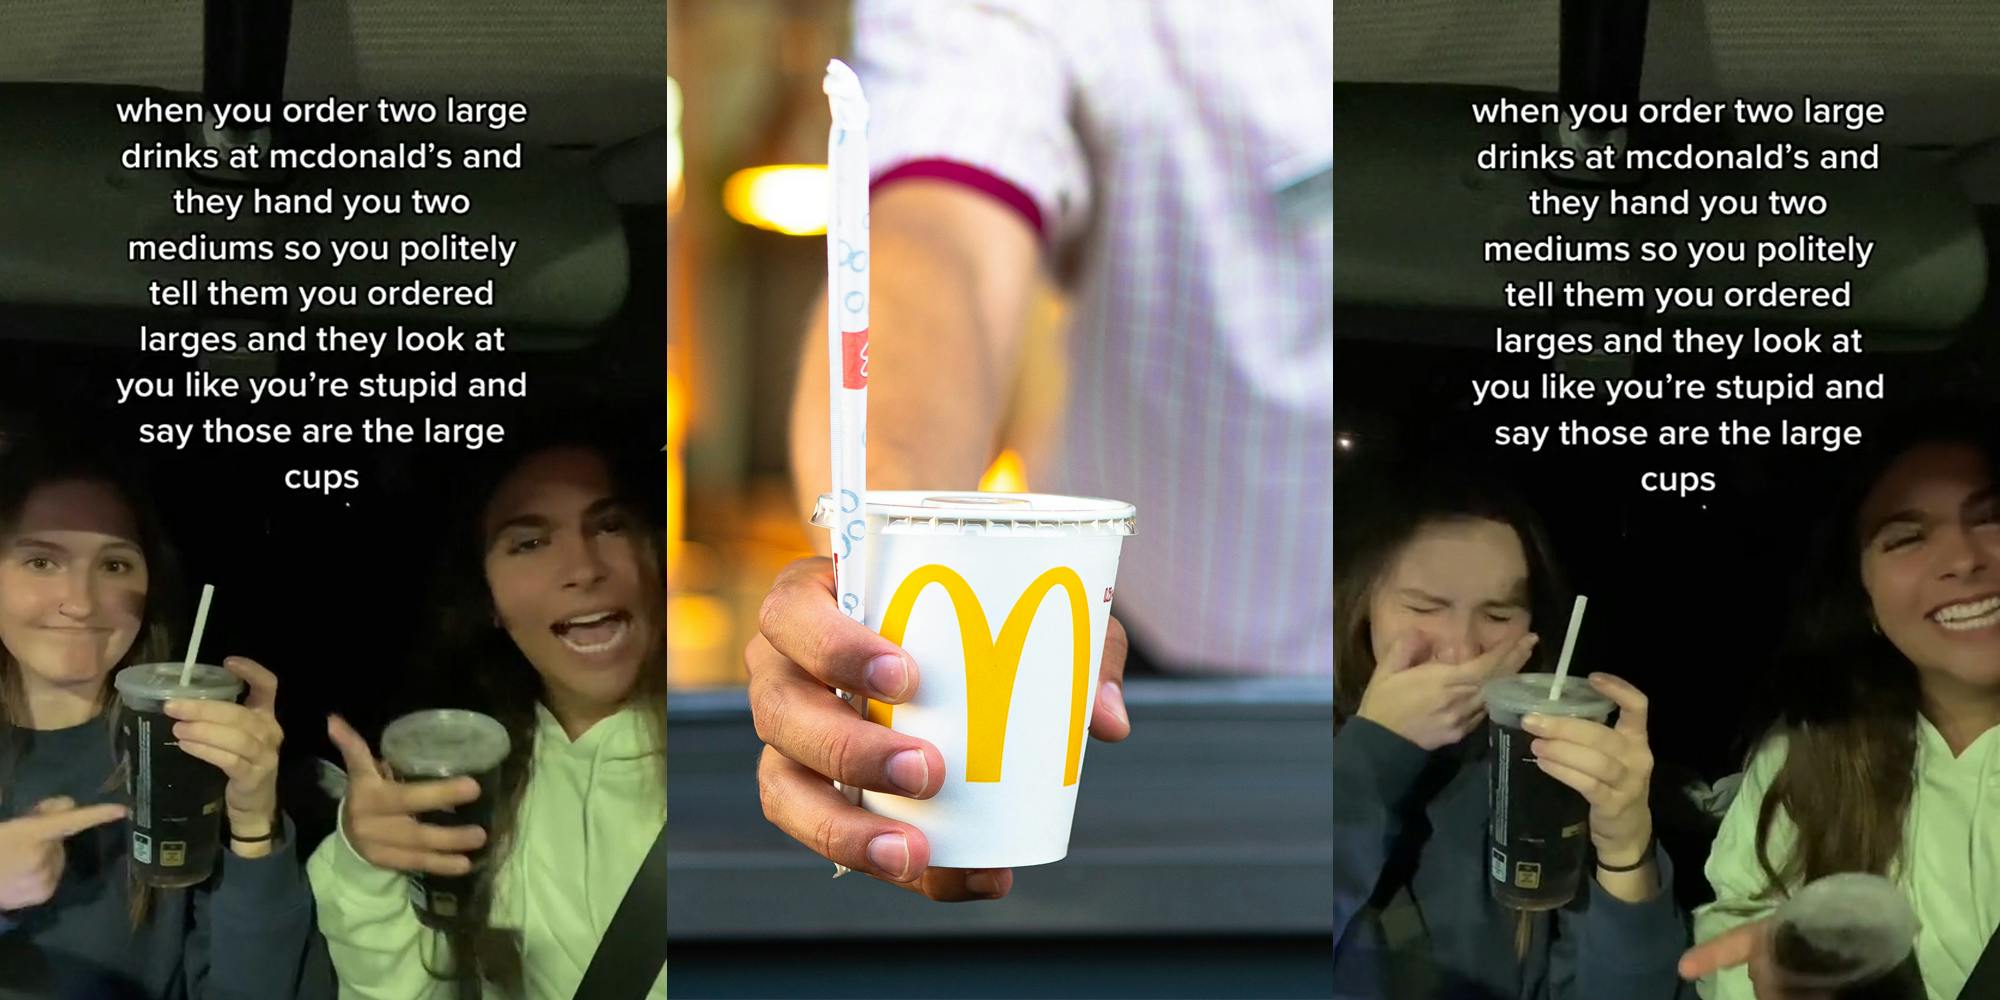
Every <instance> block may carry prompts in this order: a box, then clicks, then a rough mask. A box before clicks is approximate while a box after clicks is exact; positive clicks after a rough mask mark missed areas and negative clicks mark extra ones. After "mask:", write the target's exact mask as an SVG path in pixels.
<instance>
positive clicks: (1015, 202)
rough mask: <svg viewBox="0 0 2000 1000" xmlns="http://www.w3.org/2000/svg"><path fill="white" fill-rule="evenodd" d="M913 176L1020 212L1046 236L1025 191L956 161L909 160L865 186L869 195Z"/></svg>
mask: <svg viewBox="0 0 2000 1000" xmlns="http://www.w3.org/2000/svg"><path fill="white" fill-rule="evenodd" d="M913 177H926V178H930V179H932V180H940V181H950V182H952V183H953V184H962V185H964V186H966V187H969V188H971V189H973V190H974V191H978V192H980V193H981V194H984V195H987V196H989V197H991V198H994V199H995V200H997V201H999V202H1000V203H1001V204H1002V205H1005V206H1007V207H1008V208H1011V209H1013V210H1014V211H1016V212H1018V213H1020V215H1021V218H1022V219H1023V220H1025V221H1026V222H1027V223H1028V225H1029V227H1030V228H1032V229H1034V231H1035V235H1036V236H1037V237H1040V238H1047V236H1048V233H1047V232H1046V231H1045V230H1044V229H1043V228H1042V210H1041V209H1040V208H1037V207H1036V206H1035V199H1033V198H1030V197H1028V193H1027V192H1026V191H1023V190H1021V189H1020V188H1019V187H1016V186H1015V185H1014V184H1013V183H1012V182H1010V181H1008V180H1007V179H1005V178H1003V177H1000V176H998V175H996V174H994V173H991V172H989V171H986V170H981V169H980V168H978V167H975V166H973V165H971V164H969V163H960V162H959V161H957V160H911V161H909V162H907V163H899V164H897V165H895V166H893V167H890V168H889V169H888V170H886V171H884V172H883V173H882V175H881V176H879V177H877V178H875V180H874V183H872V184H870V185H869V192H870V193H873V192H875V191H877V190H880V189H881V188H882V187H883V186H884V185H886V184H893V183H895V182H896V181H901V180H908V179H910V178H913Z"/></svg>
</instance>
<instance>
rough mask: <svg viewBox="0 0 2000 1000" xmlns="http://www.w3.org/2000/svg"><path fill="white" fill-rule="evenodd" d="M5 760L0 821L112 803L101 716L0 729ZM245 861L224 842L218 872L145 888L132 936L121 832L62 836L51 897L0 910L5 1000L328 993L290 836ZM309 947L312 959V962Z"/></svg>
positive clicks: (307, 999)
mask: <svg viewBox="0 0 2000 1000" xmlns="http://www.w3.org/2000/svg"><path fill="white" fill-rule="evenodd" d="M0 738H10V739H12V740H14V742H15V745H16V746H17V748H19V750H20V752H21V756H19V757H17V758H16V759H15V761H14V764H13V766H12V768H11V769H10V774H9V775H8V779H7V781H8V783H7V788H6V796H5V798H4V800H0V820H6V819H13V818H17V817H19V816H20V815H22V814H23V813H25V812H27V811H29V810H31V809H33V808H34V806H35V803H37V802H40V801H41V800H43V799H47V798H51V797H54V796H59V795H67V796H69V797H70V798H72V799H75V800H76V801H77V803H78V804H79V805H93V804H96V803H100V802H116V801H119V800H120V797H121V796H120V793H119V791H118V790H116V789H114V790H111V791H106V790H105V783H106V781H107V779H108V778H109V777H110V775H111V773H112V766H113V757H112V740H111V732H110V729H109V728H108V726H107V724H106V722H105V720H103V719H101V718H100V719H96V720H93V721H91V722H88V723H85V724H84V725H81V726H77V727H74V728H71V729H58V730H41V731H26V730H18V729H17V730H13V731H12V732H11V733H0ZM283 837H284V840H283V843H282V844H281V845H280V846H279V847H278V849H276V850H274V851H273V852H272V853H271V854H270V855H268V856H266V857H262V858H257V859H254V860H249V859H244V858H240V857H237V856H236V855H234V854H232V853H230V851H229V850H228V849H227V848H226V847H225V848H224V849H223V852H222V856H221V860H220V861H219V862H218V867H217V870H216V873H215V875H213V876H212V877H210V879H209V880H208V881H207V882H205V883H203V884H201V885H199V886H196V887H194V888H191V889H177V890H169V891H161V892H155V893H153V899H152V907H151V908H152V912H151V914H150V915H149V916H148V917H147V919H146V921H145V922H144V923H142V924H141V925H139V927H138V928H136V929H135V928H134V927H133V926H132V922H131V918H130V916H129V915H128V906H129V899H130V895H129V890H128V882H127V878H128V876H127V866H126V857H127V853H128V852H127V845H128V843H129V842H130V833H129V830H128V828H127V826H126V824H124V823H122V822H119V823H110V824H106V825H104V826H101V827H98V828H96V829H94V830H87V831H85V832H83V833H80V834H78V835H76V836H75V837H72V838H70V839H69V840H68V841H67V842H66V843H65V845H64V848H65V852H66V865H65V868H64V870H63V876H62V881H61V883H60V884H59V885H58V886H57V888H56V893H55V896H54V897H53V898H51V899H50V900H49V901H48V902H46V903H43V904H42V905H40V906H35V907H30V908H27V909H23V910H17V911H12V912H4V913H0V1000H17V998H18V1000H26V998H35V1000H83V998H90V1000H100V998H101V1000H128V998H129V1000H322V998H330V997H332V996H333V990H334V984H333V982H332V978H331V975H330V973H329V971H328V969H329V967H328V965H327V963H326V961H325V944H324V942H323V941H320V940H318V931H317V930H316V928H315V927H314V917H313V899H312V893H311V891H310V889H309V888H308V887H307V883H306V879H305V873H304V869H303V866H302V864H301V862H300V859H299V857H298V854H297V853H296V852H295V851H294V850H293V849H292V841H293V839H294V837H295V833H294V831H293V829H292V824H291V822H290V820H286V821H285V823H284V831H283ZM315 952H317V954H315Z"/></svg>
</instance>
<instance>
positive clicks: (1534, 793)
mask: <svg viewBox="0 0 2000 1000" xmlns="http://www.w3.org/2000/svg"><path fill="white" fill-rule="evenodd" d="M1554 679H1555V675H1554V674H1519V675H1516V676H1512V677H1502V678H1499V679H1497V680H1493V681H1489V682H1487V684H1486V690H1485V694H1486V715H1487V718H1489V719H1491V720H1492V722H1493V724H1492V725H1491V726H1488V727H1487V746H1488V748H1489V749H1490V750H1491V751H1492V754H1491V756H1492V761H1491V771H1490V773H1489V777H1488V781H1487V806H1488V812H1487V816H1488V819H1487V824H1486V852H1487V884H1488V885H1489V886H1490V888H1491V889H1492V892H1493V898H1494V899H1496V900H1498V901H1499V902H1500V904H1501V905H1502V906H1505V907H1508V908H1509V909H1514V910H1530V911H1532V910H1553V909H1555V908H1557V907H1559V906H1562V905H1563V904H1565V903H1567V902H1569V901H1570V900H1571V899H1572V898H1574V897H1575V896H1576V890H1577V886H1578V885H1580V884H1581V883H1582V881H1583V864H1584V859H1585V857H1586V856H1587V855H1588V854H1589V847H1590V803H1588V802H1586V801H1584V798H1583V796H1582V795H1580V794H1578V793H1577V791H1576V790H1575V789H1573V788H1571V787H1569V786H1568V785H1565V784H1563V783H1562V782H1560V781H1557V780H1556V779H1554V778H1552V777H1550V776H1549V775H1548V774H1547V773H1545V772H1544V771H1543V770H1542V769H1541V768H1539V767H1537V766H1535V753H1534V751H1533V750H1532V749H1531V747H1532V746H1533V744H1534V740H1535V737H1534V734H1532V733H1529V732H1528V731H1527V730H1524V729H1522V728H1521V719H1522V718H1523V717H1524V716H1527V715H1534V714H1540V715H1557V716H1567V717H1570V718H1581V719H1590V720H1592V721H1594V722H1603V721H1604V720H1605V719H1608V718H1610V717H1611V711H1612V709H1613V708H1615V707H1616V706H1615V705H1614V704H1613V703H1612V701H1611V699H1609V698H1606V697H1605V696H1603V695H1601V694H1599V693H1597V690H1596V689H1595V688H1592V687H1591V686H1590V685H1589V684H1588V683H1586V682H1585V681H1584V680H1583V679H1582V678H1580V677H1572V678H1568V679H1565V680H1564V682H1563V690H1562V697H1561V698H1557V699H1554V700H1551V699H1550V698H1549V684H1550V682H1551V681H1553V680H1554Z"/></svg>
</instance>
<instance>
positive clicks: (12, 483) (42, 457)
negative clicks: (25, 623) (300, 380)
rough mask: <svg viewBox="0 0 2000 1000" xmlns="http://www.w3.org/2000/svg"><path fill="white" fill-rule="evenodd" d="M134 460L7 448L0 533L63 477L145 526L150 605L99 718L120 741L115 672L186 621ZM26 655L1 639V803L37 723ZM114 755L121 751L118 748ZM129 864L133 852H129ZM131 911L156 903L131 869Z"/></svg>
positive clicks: (148, 655)
mask: <svg viewBox="0 0 2000 1000" xmlns="http://www.w3.org/2000/svg"><path fill="white" fill-rule="evenodd" d="M129 467H130V465H129V463H127V462H124V461H120V460H117V459H116V458H114V457H112V456H109V455H106V454H102V453H99V452H97V451H95V450H93V449H90V448H88V447H87V446H85V445H83V444H80V443H73V442H64V441H41V440H38V441H32V442H30V443H28V444H26V445H24V446H23V448H22V450H20V451H13V452H9V453H7V454H6V455H5V456H0V541H4V540H5V539H8V538H11V537H13V535H14V534H15V532H17V531H18V530H20V526H21V516H22V513H23V512H24V510H25V509H26V507H27V504H28V500H29V498H31V497H32V496H33V495H34V492H35V491H36V490H37V489H40V488H41V487H43V486H48V485H53V484H56V483H71V482H83V483H91V484H93V485H97V486H101V487H103V488H105V489H107V490H109V491H110V492H111V493H112V494H113V495H114V496H116V497H117V498H118V501H119V503H120V504H122V505H123V506H124V507H125V509H126V511H127V512H129V513H130V515H131V517H132V520H133V523H134V524H135V525H136V526H137V529H138V535H139V537H138V538H135V539H133V541H135V542H137V543H138V545H139V551H140V554H141V555H143V556H144V557H145V560H146V579H147V584H146V607H145V612H144V616H143V617H142V619H141V621H140V626H139V634H138V635H137V636H135V637H134V639H133V641H132V645H131V647H130V648H128V649H127V650H126V651H125V655H123V656H121V657H119V659H118V662H117V663H115V664H113V665H112V667H111V669H110V670H109V671H107V672H106V673H105V676H104V685H103V688H102V690H100V691H99V693H98V707H99V710H100V718H102V720H103V722H104V725H105V729H106V732H105V739H106V740H109V741H111V742H112V744H113V746H114V747H115V746H116V741H117V735H118V713H117V712H116V711H115V710H112V709H113V706H114V702H115V700H116V694H115V692H114V690H113V688H112V685H111V677H112V675H114V674H116V673H117V672H118V671H119V670H121V669H123V668H125V667H127V666H130V665H132V664H134V663H150V662H155V661H159V660H165V659H168V658H169V657H170V656H171V655H172V650H173V648H174V639H175V634H176V631H177V629H178V627H179V624H180V622H181V613H180V611H181V609H180V603H181V602H180V601H179V600H178V596H179V594H180V565H179V561H178V560H177V559H176V558H175V554H174V550H173V546H171V545H170V544H168V542H167V537H166V533H165V531H163V530H162V529H161V526H160V520H159V517H158V514H157V513H156V512H155V510H154V509H153V506H152V504H151V503H150V502H149V501H148V499H147V496H146V493H145V491H144V490H143V489H141V488H140V487H139V486H138V485H137V483H136V482H135V481H134V480H133V479H132V478H131V477H130V476H129V475H128V474H127V473H126V471H125V470H126V469H128V468H129ZM21 670H22V667H21V663H20V661H19V660H17V659H15V657H14V654H13V652H12V651H11V650H9V649H8V648H7V646H6V644H5V643H0V803H4V802H6V800H7V796H8V791H9V786H10V785H11V784H12V778H13V771H14V768H15V767H16V766H17V765H18V763H19V761H20V759H21V758H22V757H23V756H25V755H26V753H27V751H28V745H29V743H30V742H31V741H32V740H33V739H34V731H33V730H32V729H31V728H29V725H28V723H29V721H30V720H29V719H28V717H27V706H26V701H25V695H24V693H23V690H22V682H21ZM114 759H116V755H115V753H114ZM123 774H124V772H123V766H122V764H121V765H118V766H114V768H113V771H112V773H111V774H109V775H107V776H106V777H105V784H104V788H105V790H107V791H108V790H110V789H112V788H115V787H118V786H120V785H121V784H122V783H123ZM128 868H129V859H128ZM128 885H129V893H128V898H129V900H130V907H129V910H130V914H129V915H130V917H131V921H132V925H133V926H134V927H137V926H138V925H140V924H142V923H144V922H145V919H146V916H147V914H148V913H149V912H150V911H151V902H152V892H151V891H150V890H149V889H148V888H147V887H146V886H145V885H144V884H143V883H141V882H139V881H138V878H137V875H136V873H131V874H128Z"/></svg>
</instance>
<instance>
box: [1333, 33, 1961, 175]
mask: <svg viewBox="0 0 2000 1000" xmlns="http://www.w3.org/2000/svg"><path fill="white" fill-rule="evenodd" d="M1560 8H1561V4H1560V2H1559V0H1514V2H1508V3H1493V2H1490V0H1399V2H1396V3H1383V2H1380V0H1337V2H1336V3H1335V5H1334V24H1335V32H1334V70H1335V75H1336V78H1337V79H1339V80H1354V81H1363V80H1365V81H1377V82H1395V83H1460V84H1493V85H1500V86H1509V87H1519V88H1522V89H1528V90H1537V91H1548V92H1552V91H1554V90H1555V89H1556V81H1557V76H1558V52H1557V34H1558V20H1559V12H1560ZM1996 51H2000V4H1996V3H1991V2H1990V0H1921V2H1914V3H1899V4H1886V3H1879V2H1876V0H1668V2H1661V3H1654V4H1652V5H1651V10H1650V12H1649V14H1648V24H1647V33H1646V62H1645V67H1644V75H1643V78H1642V85H1641V95H1642V97H1643V98H1644V99H1646V100H1652V101H1658V100H1675V99H1678V98H1680V97H1682V96H1684V95H1693V96H1695V97H1697V98H1703V99H1711V100H1726V99H1732V98H1737V97H1744V98H1762V99H1772V100H1776V99H1791V100H1797V99H1798V97H1799V96H1800V95H1801V94H1811V95H1812V96H1813V97H1814V98H1815V99H1822V98H1823V99H1829V100H1837V99H1846V100H1858V99H1867V100H1875V101H1880V102H1881V103H1882V104H1883V106H1884V108H1885V110H1886V112H1887V121H1886V122H1885V123H1884V124H1883V125H1882V126H1880V127H1879V128H1876V129H1874V130H1872V131H1871V134H1872V135H1875V136H1879V138H1880V139H1881V141H1883V142H1891V143H1899V144H1903V145H1911V146H1926V145H1937V146H1948V147H1954V148H1964V147H1971V146H1976V147H1978V148H1977V149H1974V150H1970V151H1968V153H1967V154H1966V156H1965V158H1964V162H1963V163H1962V164H1961V165H1960V167H1959V169H1958V173H1959V177H1960V180H1961V181H1962V182H1963V183H1964V184H1965V186H1966V188H1967V190H1968V193H1970V194H1971V195H1972V196H1973V198H1974V200H1976V201H1978V202H1980V203H1982V204H1991V203H1995V202H2000V149H1996V148H1995V147H1996V146H2000V143H1993V142H1991V140H1993V139H1995V138H1996V137H2000V60H1996V59H1995V58H1994V53H1995V52H1996Z"/></svg>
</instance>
